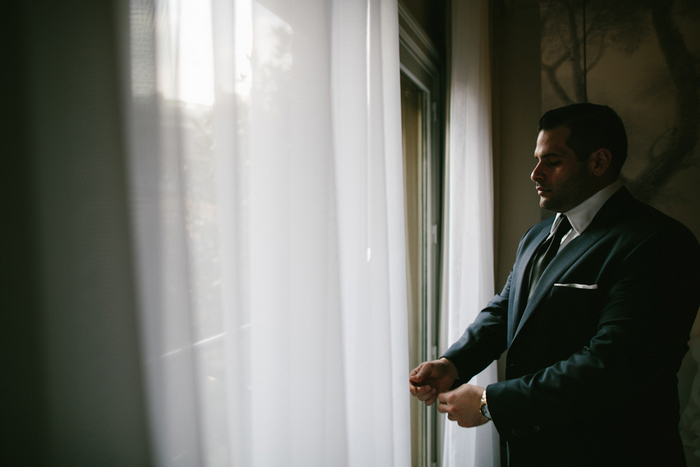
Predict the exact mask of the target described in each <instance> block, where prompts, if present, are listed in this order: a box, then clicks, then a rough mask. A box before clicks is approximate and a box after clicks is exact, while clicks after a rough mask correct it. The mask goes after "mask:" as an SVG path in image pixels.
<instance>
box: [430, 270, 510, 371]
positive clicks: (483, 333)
mask: <svg viewBox="0 0 700 467" xmlns="http://www.w3.org/2000/svg"><path fill="white" fill-rule="evenodd" d="M511 276H512V271H511V274H509V275H508V280H507V281H506V285H505V286H504V287H503V291H502V292H501V293H500V294H499V295H496V296H495V297H494V298H493V299H492V300H491V302H490V303H489V304H488V305H487V306H486V307H485V308H484V309H483V310H481V312H480V313H479V314H478V315H477V316H476V319H475V320H474V322H473V323H472V324H470V325H469V327H467V329H466V331H464V334H463V335H462V337H461V338H460V339H459V340H458V341H457V342H455V343H454V344H452V346H450V348H449V349H448V350H447V352H445V354H444V355H443V356H444V357H447V358H448V359H450V360H451V361H452V363H454V364H455V366H456V367H457V370H458V371H459V382H460V383H466V382H467V381H469V380H470V379H471V378H472V376H474V375H476V374H478V373H479V372H481V371H482V370H483V369H484V368H486V367H487V366H488V365H489V364H491V362H493V361H494V360H496V359H497V358H499V357H500V356H501V354H502V353H503V352H504V351H505V349H506V336H507V332H508V296H509V294H510V281H511Z"/></svg>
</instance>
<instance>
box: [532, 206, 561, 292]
mask: <svg viewBox="0 0 700 467" xmlns="http://www.w3.org/2000/svg"><path fill="white" fill-rule="evenodd" d="M560 219H561V220H560V221H559V225H557V226H556V228H555V229H554V235H552V236H550V237H548V238H547V239H546V240H545V241H544V242H542V244H541V245H540V246H539V247H538V248H537V253H535V257H534V258H533V261H532V269H531V270H530V293H529V295H528V297H530V296H532V292H533V291H534V290H535V286H536V285H537V281H539V280H540V277H541V276H542V273H544V270H545V269H547V265H549V263H550V262H552V259H553V258H554V256H555V255H556V254H557V251H559V245H561V239H562V238H564V235H566V234H567V232H568V231H569V230H571V224H570V223H569V219H568V218H567V217H566V216H565V215H563V216H561V217H560Z"/></svg>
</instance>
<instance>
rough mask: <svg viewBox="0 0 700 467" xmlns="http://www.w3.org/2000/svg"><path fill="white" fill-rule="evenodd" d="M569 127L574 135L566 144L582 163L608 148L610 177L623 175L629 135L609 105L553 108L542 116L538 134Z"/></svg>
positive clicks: (571, 134) (574, 105) (576, 105)
mask: <svg viewBox="0 0 700 467" xmlns="http://www.w3.org/2000/svg"><path fill="white" fill-rule="evenodd" d="M560 126H564V127H567V128H568V129H569V131H571V133H570V134H569V137H568V138H567V139H566V145H567V146H568V147H569V148H571V150H573V151H574V154H576V157H577V158H578V159H579V160H580V161H585V160H586V159H587V158H588V156H590V155H591V153H593V152H594V151H597V150H598V149H601V148H606V149H608V150H609V151H610V153H611V154H612V160H611V162H610V169H611V174H612V175H614V176H615V177H617V176H619V175H620V170H621V169H622V165H623V164H624V163H625V159H627V133H626V132H625V125H624V124H623V123H622V120H621V119H620V117H619V116H618V115H617V114H616V113H615V111H614V110H613V109H611V108H610V107H608V106H607V105H598V104H589V103H582V104H571V105H566V106H564V107H559V108H558V109H552V110H550V111H548V112H546V113H545V114H544V115H542V118H540V123H539V124H538V125H537V132H538V133H539V132H540V131H542V130H553V129H555V128H558V127H560Z"/></svg>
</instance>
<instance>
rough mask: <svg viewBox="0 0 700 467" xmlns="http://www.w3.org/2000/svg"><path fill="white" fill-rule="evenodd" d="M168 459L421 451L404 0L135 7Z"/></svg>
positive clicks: (139, 120)
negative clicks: (414, 443)
mask: <svg viewBox="0 0 700 467" xmlns="http://www.w3.org/2000/svg"><path fill="white" fill-rule="evenodd" d="M130 5H131V6H130V15H129V16H130V31H129V38H130V40H129V54H128V56H129V60H130V63H129V66H130V69H131V76H130V99H128V102H126V103H125V105H126V109H127V110H126V112H127V120H128V122H129V131H128V143H129V176H130V185H131V200H132V214H133V215H132V223H133V236H134V244H135V250H136V264H137V265H138V271H137V272H138V274H137V276H138V284H137V288H138V290H139V306H140V308H141V310H142V313H141V335H142V346H143V349H144V368H145V373H146V379H147V387H146V391H147V394H148V407H149V413H150V420H151V427H152V429H151V432H152V439H153V446H154V453H155V454H154V455H155V457H156V464H157V465H167V466H175V465H182V466H188V467H189V466H197V465H202V466H210V465H212V466H214V465H234V466H249V465H250V466H277V465H285V466H287V465H288V466H295V465H297V466H313V465H318V466H328V465H333V466H344V465H347V466H367V465H381V466H389V465H394V466H405V465H409V464H410V434H409V405H408V403H409V401H408V398H409V395H408V391H407V390H406V386H407V385H406V381H405V380H406V377H407V373H408V342H407V323H406V319H407V312H406V284H405V277H406V274H405V246H404V242H405V239H404V228H403V226H404V220H403V216H404V214H403V185H402V173H403V171H402V167H401V164H402V159H401V146H400V144H401V140H400V105H399V100H400V91H399V89H400V86H399V63H398V12H397V5H396V1H395V0H364V1H362V0H336V1H322V0H299V1H294V2H289V1H286V0H261V1H251V0H212V1H211V2H210V3H208V2H201V1H195V0H156V1H150V0H132V1H131V3H130Z"/></svg>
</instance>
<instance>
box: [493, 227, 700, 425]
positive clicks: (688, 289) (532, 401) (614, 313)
mask: <svg viewBox="0 0 700 467" xmlns="http://www.w3.org/2000/svg"><path fill="white" fill-rule="evenodd" d="M699 265H700V248H699V247H698V243H697V240H696V239H695V238H694V236H693V235H692V233H690V232H689V231H687V229H684V230H682V231H680V232H679V229H675V230H673V231H671V232H662V233H660V234H655V235H652V236H650V237H648V238H646V239H643V240H642V241H640V242H638V243H636V244H635V245H634V246H633V247H630V248H629V250H627V251H626V253H625V255H624V256H623V257H621V258H620V260H619V264H617V265H616V266H615V267H614V268H613V270H612V271H611V272H610V276H609V277H607V278H606V281H605V282H606V283H605V284H601V286H602V288H603V290H601V296H600V302H599V305H598V306H597V308H596V309H594V310H592V312H597V313H599V314H600V318H599V319H598V326H597V329H595V330H594V335H593V337H592V339H591V340H590V342H589V343H588V345H585V346H583V348H581V349H580V351H578V352H576V353H574V354H573V355H571V356H570V357H569V358H567V359H565V360H562V361H558V362H556V363H554V364H552V365H551V366H549V367H547V368H544V369H542V370H540V371H537V372H536V373H534V374H527V375H525V376H522V377H519V378H515V379H511V380H506V381H502V382H498V383H495V384H492V385H489V386H488V388H487V397H488V401H489V410H490V412H491V414H492V416H493V420H494V423H495V424H496V427H497V428H498V431H499V433H501V434H502V435H505V436H506V437H508V435H509V433H511V432H512V433H515V432H517V431H523V430H527V429H529V428H530V427H534V428H535V429H537V430H540V429H546V428H549V429H557V427H561V426H564V425H566V424H570V423H575V422H576V421H582V420H585V419H589V420H590V419H594V418H598V420H600V419H601V418H604V417H605V416H606V414H610V413H617V414H619V413H624V411H625V410H627V413H634V411H640V410H646V411H650V412H651V411H656V412H654V413H662V412H663V413H674V408H673V407H663V404H664V403H666V402H667V401H673V400H675V397H677V392H676V393H675V394H676V396H669V397H666V395H670V394H672V392H673V391H676V388H675V386H674V384H677V383H676V377H675V374H676V372H677V371H678V367H679V365H680V361H681V360H682V358H683V355H684V354H685V352H686V351H687V345H686V342H687V340H688V333H689V331H690V327H691V326H692V323H693V320H694V318H695V315H696V313H697V310H698V306H699V304H700V303H699V302H700V299H699V294H698V284H699V283H700V270H699V268H700V267H699ZM566 311H567V310H562V312H564V313H565V312H566ZM493 320H494V318H489V319H485V320H484V321H485V322H487V323H492V322H494V321H493ZM494 349H495V347H494ZM659 388H661V390H659ZM675 413H676V414H677V413H678V410H677V407H676V408H675ZM601 422H602V423H604V421H601Z"/></svg>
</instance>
